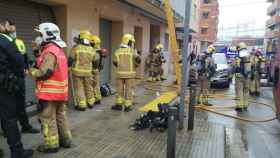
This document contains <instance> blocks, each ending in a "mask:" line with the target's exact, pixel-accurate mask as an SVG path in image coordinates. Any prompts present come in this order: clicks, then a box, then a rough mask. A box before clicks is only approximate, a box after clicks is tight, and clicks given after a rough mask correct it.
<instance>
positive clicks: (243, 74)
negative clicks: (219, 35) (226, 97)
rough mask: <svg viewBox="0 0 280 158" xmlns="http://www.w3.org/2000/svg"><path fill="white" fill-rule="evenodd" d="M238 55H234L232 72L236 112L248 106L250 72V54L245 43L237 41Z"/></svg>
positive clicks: (245, 109)
mask: <svg viewBox="0 0 280 158" xmlns="http://www.w3.org/2000/svg"><path fill="white" fill-rule="evenodd" d="M237 51H238V56H237V57H235V62H234V74H235V87H236V88H235V90H236V94H235V95H236V96H237V97H236V98H238V100H237V101H236V108H235V110H236V111H237V112H242V111H243V110H244V111H247V108H248V106H249V77H250V74H251V63H250V54H249V52H248V50H247V45H246V44H245V43H243V42H242V43H239V44H238V46H237Z"/></svg>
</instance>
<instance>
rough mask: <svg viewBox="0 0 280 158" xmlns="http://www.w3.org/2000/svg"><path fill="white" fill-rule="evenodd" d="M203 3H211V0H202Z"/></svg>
mask: <svg viewBox="0 0 280 158" xmlns="http://www.w3.org/2000/svg"><path fill="white" fill-rule="evenodd" d="M203 3H204V4H209V3H211V0H203Z"/></svg>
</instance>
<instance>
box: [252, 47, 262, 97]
mask: <svg viewBox="0 0 280 158" xmlns="http://www.w3.org/2000/svg"><path fill="white" fill-rule="evenodd" d="M250 62H251V65H252V70H251V74H250V95H252V96H259V95H260V80H261V75H262V73H263V72H264V70H265V58H264V57H262V53H261V51H260V50H256V51H255V52H253V53H252V54H251V55H250Z"/></svg>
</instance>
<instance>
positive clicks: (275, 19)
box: [266, 16, 280, 27]
mask: <svg viewBox="0 0 280 158" xmlns="http://www.w3.org/2000/svg"><path fill="white" fill-rule="evenodd" d="M276 24H280V16H273V17H271V18H270V19H269V20H267V21H266V26H267V27H271V26H274V25H276Z"/></svg>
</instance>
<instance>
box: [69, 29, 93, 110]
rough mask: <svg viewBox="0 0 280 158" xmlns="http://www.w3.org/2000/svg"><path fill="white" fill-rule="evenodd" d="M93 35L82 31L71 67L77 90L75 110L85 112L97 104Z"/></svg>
mask: <svg viewBox="0 0 280 158" xmlns="http://www.w3.org/2000/svg"><path fill="white" fill-rule="evenodd" d="M90 40H91V33H90V32H89V31H87V30H82V31H81V32H80V34H79V40H78V44H77V45H76V47H73V48H72V51H71V55H70V60H71V61H73V62H71V64H70V66H71V67H72V73H73V81H74V88H75V93H76V94H75V96H76V99H77V100H76V103H77V104H78V105H75V109H76V110H78V111H85V110H86V108H87V107H88V108H93V106H94V104H95V97H94V89H93V84H92V77H93V74H92V67H93V63H94V62H95V60H96V58H97V56H96V52H95V50H94V49H93V48H92V46H91V45H90Z"/></svg>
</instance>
